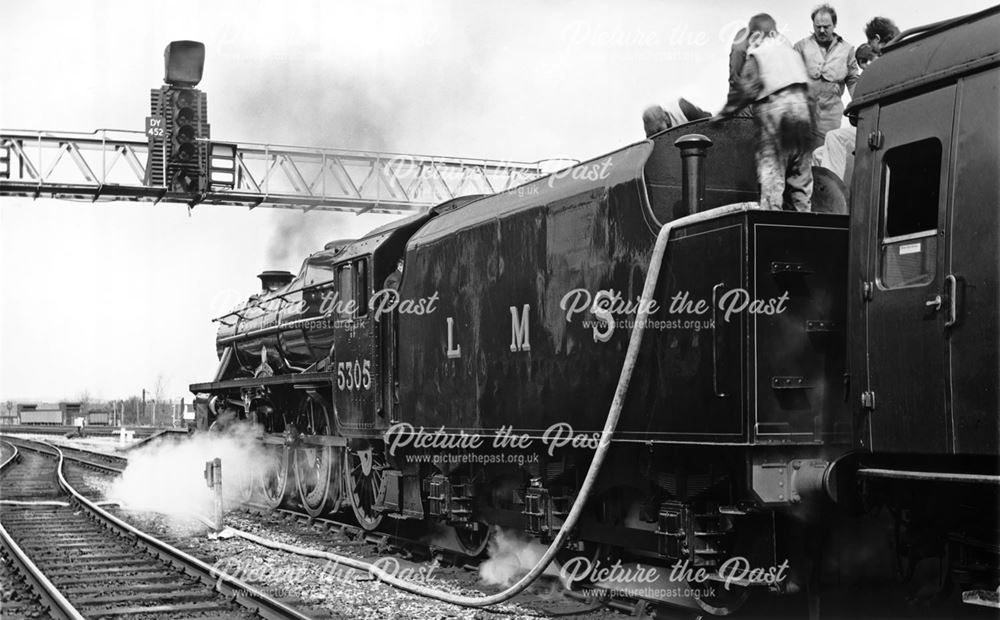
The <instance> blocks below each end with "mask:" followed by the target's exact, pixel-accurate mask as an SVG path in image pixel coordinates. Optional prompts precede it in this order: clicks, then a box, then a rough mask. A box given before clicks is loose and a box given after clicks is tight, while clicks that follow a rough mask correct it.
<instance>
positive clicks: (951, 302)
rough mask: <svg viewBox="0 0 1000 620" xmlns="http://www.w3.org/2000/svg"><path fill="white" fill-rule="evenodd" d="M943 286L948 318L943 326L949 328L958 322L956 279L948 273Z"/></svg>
mask: <svg viewBox="0 0 1000 620" xmlns="http://www.w3.org/2000/svg"><path fill="white" fill-rule="evenodd" d="M944 285H945V294H946V295H947V296H948V318H947V319H946V320H945V322H944V326H945V327H951V326H952V325H954V324H955V322H956V321H958V278H956V277H955V276H954V275H953V274H950V273H949V274H948V275H947V276H945V278H944Z"/></svg>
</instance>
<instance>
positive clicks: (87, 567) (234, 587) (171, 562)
mask: <svg viewBox="0 0 1000 620" xmlns="http://www.w3.org/2000/svg"><path fill="white" fill-rule="evenodd" d="M26 445H27V444H26V443H21V445H20V449H19V455H18V457H17V458H16V459H15V458H12V459H10V460H8V461H6V466H5V467H4V469H3V472H2V475H0V495H2V497H3V500H2V503H0V539H2V541H3V547H4V551H5V554H6V555H7V557H9V558H11V559H12V562H11V564H10V565H11V566H13V565H17V567H18V570H19V571H20V572H21V574H22V575H24V576H25V578H26V579H27V580H28V582H30V583H31V585H32V588H33V589H34V591H35V592H36V593H37V594H38V598H39V601H40V604H41V605H43V606H44V607H45V608H46V609H47V613H49V614H51V615H52V616H54V617H60V618H105V617H107V618H121V617H127V618H136V619H140V618H150V619H152V618H180V617H199V618H208V617H213V618H233V619H235V618H259V617H264V618H274V619H279V618H280V619H285V618H296V619H302V618H309V617H316V616H315V615H306V614H305V613H303V612H301V611H299V610H296V609H294V608H292V607H290V606H288V605H286V604H285V603H282V602H280V601H278V600H275V599H273V598H271V597H269V596H266V595H265V594H263V593H261V592H260V591H258V590H256V589H254V588H252V587H250V586H249V585H247V584H245V583H243V582H242V581H240V580H238V579H233V578H230V577H228V576H220V575H218V574H216V573H214V572H213V571H212V569H211V567H210V566H208V565H207V564H205V563H204V562H201V561H200V560H197V559H196V558H193V557H191V556H190V555H188V554H186V553H184V552H183V551H180V550H178V549H176V548H174V547H172V546H171V545H169V544H167V543H165V542H163V541H161V540H158V539H156V538H153V537H152V536H149V535H148V534H145V533H143V532H140V531H139V530H137V529H135V528H134V527H132V526H130V525H128V524H127V523H125V522H124V521H122V520H121V519H118V518H117V517H115V516H113V515H111V514H110V513H108V512H106V511H104V510H102V509H101V508H99V507H98V506H96V505H95V504H94V503H93V502H92V501H91V500H89V499H87V498H86V497H84V496H83V495H82V494H81V493H80V492H79V491H78V490H77V489H75V488H74V487H73V486H71V485H70V484H69V482H68V481H67V479H66V475H65V472H64V469H63V466H64V461H65V460H67V459H66V458H65V457H64V455H63V453H62V451H61V450H59V449H58V448H55V447H51V446H50V447H48V448H41V447H40V448H37V449H34V448H33V449H25V446H26ZM81 458H82V457H81ZM91 465H94V463H91ZM108 469H109V470H110V469H111V467H110V466H108ZM6 568H7V565H5V569H6ZM27 615H29V614H26V616H27Z"/></svg>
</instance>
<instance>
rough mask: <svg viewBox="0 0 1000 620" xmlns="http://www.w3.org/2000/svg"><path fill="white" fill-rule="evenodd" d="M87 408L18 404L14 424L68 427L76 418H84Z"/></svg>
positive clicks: (65, 405)
mask: <svg viewBox="0 0 1000 620" xmlns="http://www.w3.org/2000/svg"><path fill="white" fill-rule="evenodd" d="M86 412H87V407H86V405H84V404H83V403H73V402H65V401H64V402H61V403H18V405H17V419H16V420H15V421H14V422H13V423H14V424H52V425H70V424H73V423H74V422H75V420H76V418H80V417H84V416H85V415H86Z"/></svg>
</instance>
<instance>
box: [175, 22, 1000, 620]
mask: <svg viewBox="0 0 1000 620" xmlns="http://www.w3.org/2000/svg"><path fill="white" fill-rule="evenodd" d="M998 31H1000V8H996V7H995V8H993V9H989V10H987V11H983V12H981V13H977V14H974V15H971V16H967V17H963V18H958V19H955V20H951V21H948V22H943V23H939V24H934V25H932V26H928V27H925V28H920V29H916V30H913V31H908V32H906V33H904V35H903V37H902V38H901V40H899V41H897V42H895V43H894V44H892V45H891V46H888V47H887V48H886V51H887V53H886V54H885V56H884V57H883V58H881V59H880V60H879V61H878V62H876V63H874V64H873V65H872V66H871V67H870V68H869V69H868V70H867V71H866V72H865V74H864V76H863V77H862V79H861V81H860V83H859V84H858V85H857V88H856V91H855V93H854V99H853V102H852V103H851V104H850V106H849V107H848V115H849V116H850V117H851V119H852V124H854V125H855V126H856V127H857V148H856V159H855V163H854V168H853V178H852V183H851V186H850V188H849V190H848V188H845V187H843V186H841V185H838V183H837V182H835V181H831V180H826V181H824V179H825V177H823V176H822V174H819V173H818V174H817V188H816V191H815V192H814V203H815V205H814V212H812V213H797V212H789V211H782V212H774V211H763V210H760V209H757V208H755V207H756V204H755V203H754V202H753V201H755V200H756V199H757V197H758V186H757V182H756V178H755V169H754V161H753V160H754V158H753V155H752V153H753V151H754V133H755V129H754V127H753V123H752V121H750V120H748V119H742V118H734V119H730V120H727V121H725V122H723V123H720V124H712V123H709V122H707V121H696V122H693V123H688V124H685V125H681V126H678V127H674V128H671V129H668V130H665V131H663V132H661V133H659V134H657V135H656V136H654V137H652V138H651V139H648V140H644V141H642V142H639V143H636V144H632V145H630V146H627V147H625V148H622V149H620V150H617V151H614V152H612V153H609V154H607V155H604V156H602V157H599V158H596V159H594V160H591V161H588V162H585V163H582V164H579V165H577V166H574V167H571V168H567V169H565V170H562V171H560V172H558V173H554V174H551V175H549V176H545V177H542V178H539V179H536V180H534V181H532V182H529V183H527V184H525V185H522V186H519V187H517V188H514V189H513V190H510V191H506V192H503V193H500V194H494V195H489V196H469V197H463V198H458V199H455V200H452V201H449V202H446V203H444V204H441V205H438V206H436V207H434V208H432V209H430V210H428V211H427V212H424V213H420V214H418V215H413V216H411V217H408V218H405V219H401V220H399V221H397V222H393V223H391V224H388V225H386V226H382V227H381V228H378V229H375V230H373V231H372V232H370V233H368V234H367V235H365V236H363V237H362V238H360V239H351V240H338V241H334V242H331V243H329V244H327V245H326V247H325V248H324V249H323V250H321V251H319V252H316V253H315V254H312V255H311V256H309V257H308V258H307V259H306V260H305V262H304V264H303V266H302V269H301V270H300V272H299V273H298V274H297V275H293V274H291V273H288V272H265V273H263V274H261V275H260V279H261V282H262V290H261V291H260V293H259V294H257V295H254V296H253V297H251V298H250V299H249V300H248V301H247V302H246V304H244V305H242V306H241V307H240V308H238V309H237V310H235V311H233V312H232V313H230V314H227V315H225V316H223V317H220V318H219V319H218V321H219V324H220V327H219V331H218V337H217V342H216V344H217V349H218V353H219V358H220V364H219V368H218V372H217V374H216V376H215V377H214V379H213V380H212V381H210V382H206V383H199V384H195V385H192V386H191V390H192V391H193V392H195V393H196V394H198V395H199V403H200V413H199V421H200V424H201V426H202V427H208V426H211V425H214V426H217V427H219V426H224V425H226V424H229V423H233V422H235V421H238V420H247V421H249V422H252V423H254V424H256V425H258V428H260V429H261V441H262V442H263V444H264V446H265V448H266V453H267V455H268V457H267V459H266V462H265V463H263V464H262V466H261V468H260V469H259V471H258V472H257V473H256V476H255V478H254V480H253V481H252V483H251V484H252V488H250V489H248V492H253V493H256V494H258V495H259V497H260V498H261V499H262V501H265V502H266V503H268V504H269V505H271V506H274V507H277V506H280V505H281V504H283V503H286V502H290V503H294V504H297V505H299V506H301V507H302V508H303V509H305V510H306V511H307V512H308V513H309V514H310V515H314V516H318V515H322V514H328V513H333V512H337V511H350V512H351V513H353V516H354V517H355V518H356V520H357V522H358V523H359V524H360V525H361V526H362V527H364V528H365V529H369V530H371V529H376V528H378V527H380V525H382V524H383V522H384V520H386V519H394V520H409V521H411V522H413V523H421V524H424V525H426V526H427V527H436V528H446V529H447V530H448V531H450V532H453V534H454V541H455V542H456V544H457V546H458V548H459V549H460V550H462V551H463V552H465V553H467V554H469V555H477V554H480V553H482V552H483V550H484V549H485V547H486V545H487V542H488V540H489V536H490V532H491V531H492V530H493V529H494V526H500V527H505V528H513V529H515V530H518V531H520V532H523V533H525V534H526V535H529V536H532V537H536V538H538V539H539V540H542V541H546V540H550V539H551V537H552V536H553V535H554V533H555V532H557V531H558V530H559V528H560V526H561V524H562V522H563V520H564V519H565V518H566V515H567V514H568V513H569V511H570V508H571V506H573V504H574V503H575V502H580V501H583V502H586V503H585V506H584V512H583V516H582V517H581V519H580V521H579V522H578V524H577V526H576V528H575V529H574V531H573V534H572V539H571V541H570V544H568V545H567V548H566V550H565V552H566V553H576V554H583V555H585V556H587V557H591V558H601V559H604V560H605V561H612V560H617V561H622V560H623V559H624V560H629V561H638V560H641V561H643V562H646V563H652V564H654V565H655V564H658V565H662V566H665V567H669V566H671V565H674V564H675V563H676V562H685V563H686V564H685V566H690V567H696V568H699V569H703V570H704V571H706V573H707V574H709V575H711V576H714V577H715V578H717V579H720V580H721V579H722V578H723V577H725V578H727V579H728V580H729V581H734V580H732V579H729V577H730V576H728V575H724V574H723V571H724V570H725V568H726V567H727V566H729V565H730V564H729V561H730V560H733V559H736V558H739V559H740V561H743V562H746V563H747V564H748V565H752V566H768V567H775V566H780V565H781V564H782V561H783V560H789V559H790V565H791V567H792V569H791V570H792V572H793V573H794V572H796V571H797V572H798V576H797V577H793V578H790V579H785V580H777V579H774V578H773V577H774V575H773V571H772V573H771V577H772V578H768V576H767V574H766V571H760V572H756V573H754V572H751V573H748V574H747V575H741V576H740V578H739V579H737V580H735V581H734V583H735V585H736V586H737V587H733V588H730V589H728V590H720V591H719V592H717V593H716V594H715V595H714V596H700V597H698V596H696V597H695V598H696V603H697V604H698V605H699V606H700V607H701V608H703V609H706V610H708V611H710V612H713V613H720V614H723V613H729V612H731V611H733V610H734V609H735V608H736V607H737V606H738V605H739V604H741V603H742V601H743V600H745V598H746V595H747V593H748V592H749V591H751V590H753V589H754V588H755V587H758V586H761V587H767V588H770V589H772V590H790V589H794V585H793V584H795V583H796V581H798V582H800V583H801V582H808V581H809V580H810V579H816V578H819V577H821V575H820V576H819V577H817V575H818V574H819V573H820V572H822V571H820V569H819V568H817V566H819V565H820V564H821V562H820V560H821V559H822V558H823V557H824V554H826V555H825V558H826V560H830V559H831V557H832V559H833V560H834V561H833V562H830V561H827V562H826V564H827V565H829V564H831V563H832V564H834V565H838V564H839V565H840V574H841V575H843V574H844V573H846V572H848V571H850V570H851V568H852V567H851V566H850V565H849V555H850V552H849V550H845V549H840V550H837V549H831V547H832V545H826V546H825V549H824V544H823V539H824V537H828V536H827V535H828V534H829V533H830V532H832V531H834V530H836V529H837V528H838V527H841V528H842V527H845V526H846V527H848V528H850V527H852V526H853V525H852V524H858V523H861V522H862V521H863V520H864V519H866V518H867V517H870V516H872V515H881V516H882V517H884V521H885V522H886V523H888V524H889V526H888V532H889V534H888V538H889V545H888V547H887V550H886V553H887V554H889V559H890V560H895V564H896V567H897V568H898V570H899V571H900V573H901V574H902V575H903V576H904V577H906V576H910V575H911V574H913V573H914V572H916V571H915V570H914V569H915V567H916V566H917V565H918V564H920V562H921V561H922V560H923V559H925V558H933V559H935V560H936V561H938V562H939V564H940V565H941V566H943V567H944V568H942V570H941V573H940V574H938V575H937V576H936V577H935V579H936V580H937V583H938V585H940V586H941V588H945V587H947V586H950V585H952V584H957V585H959V586H960V587H961V589H962V590H963V591H965V595H966V597H967V598H968V599H969V602H980V603H984V602H985V603H989V601H988V600H986V599H988V597H986V599H984V598H983V596H982V595H981V594H976V593H975V592H974V590H975V589H976V588H985V589H988V590H990V589H993V588H995V587H996V584H997V573H998V566H1000V561H998V555H1000V544H998V533H997V525H998V518H997V517H998V514H997V506H998V497H997V490H998V484H1000V471H998V469H1000V468H998V455H1000V447H998V441H1000V428H998V420H1000V416H998V414H1000V392H998V379H1000V330H998V307H1000V299H998V295H1000V289H998V275H1000V261H998V259H997V257H998V256H1000V248H998V234H997V231H998V229H1000V226H998V225H1000V222H998V208H997V205H998V204H1000V180H998V174H997V171H998V170H1000V161H998V157H997V151H998V144H1000V113H998V112H997V110H1000V48H998V47H997V42H996V37H995V33H996V32H998ZM846 194H849V198H847V197H846ZM726 205H729V207H727V208H726V207H725V206H726ZM848 205H849V209H848V208H847V207H848ZM720 207H724V208H722V209H719V208H720ZM848 211H849V213H848ZM695 214H702V217H700V218H699V217H693V215H695ZM671 223H673V224H675V226H673V228H672V231H671V232H670V236H669V240H668V243H667V244H666V246H665V248H664V250H663V252H662V254H658V253H657V251H656V249H655V242H656V238H657V234H658V232H659V231H661V228H662V227H663V226H664V225H665V224H671ZM654 263H655V265H656V267H657V269H655V270H654V269H652V265H653V264H654ZM647 279H651V280H652V282H651V286H653V287H654V288H652V289H650V290H653V291H654V292H653V294H652V295H651V296H644V295H643V289H644V285H645V284H646V280H647ZM636 323H640V325H638V326H637V325H636ZM637 333H641V334H642V340H641V345H640V346H638V347H637V348H636V356H635V358H634V359H632V360H629V359H628V355H629V353H628V351H629V345H630V342H631V341H632V339H633V338H635V337H636V334H637ZM630 364H631V365H630ZM623 367H626V368H631V369H632V370H629V371H628V372H629V376H628V381H627V382H626V383H627V386H628V389H627V391H625V392H624V399H623V400H622V402H620V403H617V405H614V404H613V402H615V401H616V399H615V394H616V390H617V389H618V386H619V383H620V379H621V375H622V372H623V371H622V369H623ZM618 405H620V406H619V407H618V409H617V412H618V413H620V416H619V417H618V418H616V419H617V424H616V426H615V428H614V429H613V433H612V435H611V444H610V448H609V451H608V453H607V458H606V461H605V462H604V464H603V467H602V468H601V470H600V472H599V475H598V478H597V482H596V485H595V486H594V488H593V490H592V492H590V493H589V495H588V496H587V497H581V496H580V495H579V491H580V487H581V481H582V479H583V477H584V475H585V474H586V473H587V470H588V467H589V465H590V463H591V459H592V458H593V455H594V451H595V448H596V447H597V445H598V442H599V441H600V438H601V435H602V429H604V427H605V422H606V420H607V419H608V416H609V412H610V411H612V410H613V409H614V408H615V407H616V406H618ZM876 521H878V519H876ZM856 544H863V543H860V542H858V543H856ZM838 554H839V555H838Z"/></svg>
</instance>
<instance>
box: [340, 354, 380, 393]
mask: <svg viewBox="0 0 1000 620" xmlns="http://www.w3.org/2000/svg"><path fill="white" fill-rule="evenodd" d="M371 386H372V361H371V360H364V361H363V362H359V361H358V360H354V361H353V362H337V389H338V390H348V391H353V390H367V389H368V388H370V387H371Z"/></svg>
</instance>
